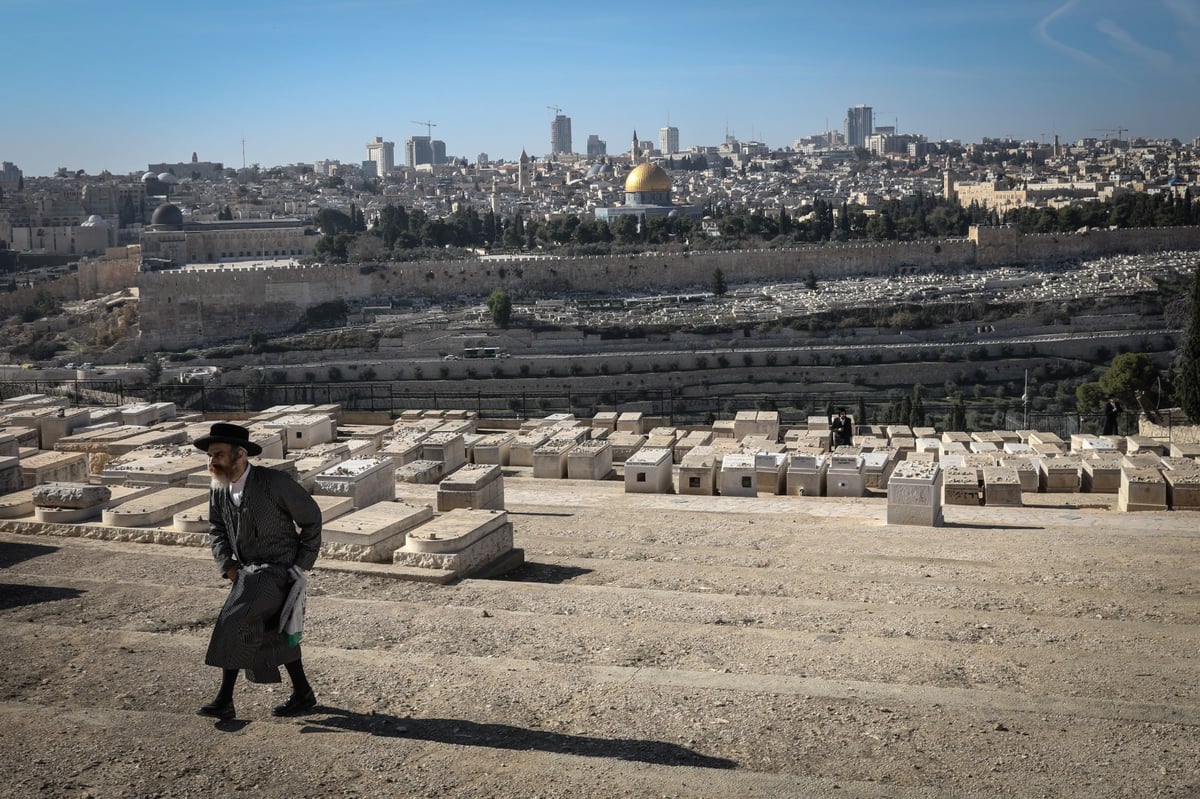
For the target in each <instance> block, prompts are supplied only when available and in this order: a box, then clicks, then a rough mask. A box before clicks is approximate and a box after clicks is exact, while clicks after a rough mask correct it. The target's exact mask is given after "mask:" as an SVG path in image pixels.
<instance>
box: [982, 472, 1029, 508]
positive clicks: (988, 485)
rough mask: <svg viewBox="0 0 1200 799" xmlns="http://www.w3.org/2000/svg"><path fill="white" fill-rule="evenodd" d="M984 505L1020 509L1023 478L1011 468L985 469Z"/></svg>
mask: <svg viewBox="0 0 1200 799" xmlns="http://www.w3.org/2000/svg"><path fill="white" fill-rule="evenodd" d="M983 504H984V505H992V506H995V505H1005V506H1013V507H1020V506H1021V505H1023V504H1024V502H1023V501H1022V499H1021V478H1020V476H1019V475H1018V474H1017V470H1016V469H1014V468H1012V467H1011V466H985V467H983Z"/></svg>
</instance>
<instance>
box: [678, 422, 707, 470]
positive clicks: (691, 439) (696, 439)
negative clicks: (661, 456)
mask: <svg viewBox="0 0 1200 799" xmlns="http://www.w3.org/2000/svg"><path fill="white" fill-rule="evenodd" d="M712 440H713V435H712V433H711V432H710V431H708V430H690V431H688V432H686V433H684V434H683V435H682V436H681V437H680V438H679V440H678V441H676V442H675V453H674V459H675V462H676V463H683V459H684V457H686V456H687V454H688V453H689V452H691V451H692V450H693V449H695V448H696V447H704V446H707V445H709V444H711V443H712Z"/></svg>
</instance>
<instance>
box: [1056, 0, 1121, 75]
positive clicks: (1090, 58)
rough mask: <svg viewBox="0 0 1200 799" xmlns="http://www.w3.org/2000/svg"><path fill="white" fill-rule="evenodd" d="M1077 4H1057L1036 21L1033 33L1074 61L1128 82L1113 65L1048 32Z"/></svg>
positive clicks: (1075, 1)
mask: <svg viewBox="0 0 1200 799" xmlns="http://www.w3.org/2000/svg"><path fill="white" fill-rule="evenodd" d="M1078 4H1079V2H1078V0H1068V2H1066V3H1063V4H1062V5H1061V6H1059V7H1058V8H1056V9H1055V10H1053V11H1051V12H1050V13H1049V14H1047V15H1046V16H1044V17H1042V19H1041V20H1039V21H1038V24H1037V25H1035V26H1034V28H1033V30H1034V33H1036V34H1037V37H1038V38H1039V39H1041V40H1042V42H1043V43H1045V44H1046V45H1048V46H1049V47H1053V48H1054V49H1055V50H1058V51H1059V52H1061V53H1065V54H1066V55H1068V56H1070V57H1071V58H1073V59H1075V60H1076V61H1079V62H1080V63H1083V64H1086V65H1087V66H1090V67H1094V68H1095V69H1099V70H1102V71H1103V72H1106V73H1108V74H1109V75H1111V76H1112V77H1114V78H1116V79H1117V80H1119V81H1121V82H1122V83H1129V82H1130V81H1129V79H1128V78H1127V77H1125V76H1124V75H1122V74H1121V73H1120V72H1118V71H1117V70H1115V69H1113V67H1112V66H1110V65H1109V64H1107V63H1105V62H1104V61H1101V60H1100V59H1099V58H1097V57H1096V56H1094V55H1092V54H1091V53H1088V52H1086V51H1084V50H1080V49H1079V48H1077V47H1072V46H1071V45H1069V44H1065V43H1063V42H1060V41H1059V40H1058V39H1056V38H1054V36H1053V35H1052V34H1051V33H1050V26H1051V25H1052V24H1053V23H1054V22H1055V21H1056V20H1058V19H1059V18H1060V17H1063V16H1065V15H1067V14H1068V13H1070V12H1071V11H1072V10H1073V9H1074V8H1075V6H1077V5H1078Z"/></svg>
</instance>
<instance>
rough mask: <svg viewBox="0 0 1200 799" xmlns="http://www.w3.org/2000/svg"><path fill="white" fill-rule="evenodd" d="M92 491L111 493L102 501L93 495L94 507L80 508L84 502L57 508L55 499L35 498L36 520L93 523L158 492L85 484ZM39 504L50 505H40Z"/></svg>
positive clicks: (134, 487)
mask: <svg viewBox="0 0 1200 799" xmlns="http://www.w3.org/2000/svg"><path fill="white" fill-rule="evenodd" d="M81 485H85V486H87V487H88V488H90V489H101V490H102V491H107V492H109V496H108V499H101V498H99V497H98V496H97V495H91V496H92V498H93V499H95V500H96V504H94V505H86V506H85V507H78V505H82V504H83V503H82V502H76V503H72V504H74V505H76V506H77V507H57V506H54V505H53V504H52V503H53V502H56V501H57V500H54V499H45V498H43V499H38V498H37V497H36V496H35V498H34V505H35V508H34V518H35V519H37V521H39V522H42V523H44V524H76V523H79V522H86V521H91V520H92V519H95V518H97V517H99V516H100V515H101V514H102V513H104V512H105V511H106V510H107V509H109V508H114V507H117V506H118V505H120V504H121V503H122V502H127V501H133V500H136V499H140V498H141V497H144V496H146V495H147V494H152V493H154V492H155V491H157V490H158V489H157V488H154V487H153V486H97V485H92V484H90V483H83V484H81ZM39 502H44V503H48V504H44V505H39V504H38V503H39Z"/></svg>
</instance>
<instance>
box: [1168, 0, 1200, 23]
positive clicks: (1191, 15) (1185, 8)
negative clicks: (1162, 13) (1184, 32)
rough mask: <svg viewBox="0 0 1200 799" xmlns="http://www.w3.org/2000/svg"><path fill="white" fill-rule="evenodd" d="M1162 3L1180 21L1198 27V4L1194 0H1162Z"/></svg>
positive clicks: (1199, 16) (1199, 6)
mask: <svg viewBox="0 0 1200 799" xmlns="http://www.w3.org/2000/svg"><path fill="white" fill-rule="evenodd" d="M1163 5H1164V6H1166V7H1167V10H1168V11H1170V12H1171V13H1172V14H1174V15H1175V18H1176V19H1178V20H1179V21H1180V22H1182V23H1184V24H1185V25H1188V26H1189V27H1192V28H1200V5H1198V4H1197V3H1196V2H1195V0H1163Z"/></svg>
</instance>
